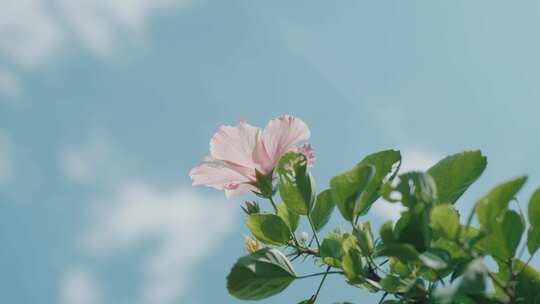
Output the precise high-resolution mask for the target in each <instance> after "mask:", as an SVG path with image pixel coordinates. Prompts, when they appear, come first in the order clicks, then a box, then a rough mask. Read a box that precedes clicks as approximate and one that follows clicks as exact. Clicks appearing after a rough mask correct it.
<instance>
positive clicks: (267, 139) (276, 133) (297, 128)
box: [261, 115, 311, 166]
mask: <svg viewBox="0 0 540 304" xmlns="http://www.w3.org/2000/svg"><path fill="white" fill-rule="evenodd" d="M310 135H311V133H310V131H309V128H308V126H307V125H306V123H305V122H304V121H302V120H301V119H300V118H297V117H294V116H290V115H283V116H280V117H278V118H274V119H272V120H270V122H269V123H268V125H266V127H265V128H264V130H263V132H262V135H261V140H262V142H263V144H264V148H265V149H266V152H267V153H268V157H269V158H270V160H271V161H272V165H273V166H275V164H276V163H277V161H278V160H279V158H280V157H281V155H283V153H285V152H287V151H289V150H291V149H292V148H293V147H294V145H295V144H296V143H298V142H299V141H302V140H306V139H308V138H309V137H310Z"/></svg>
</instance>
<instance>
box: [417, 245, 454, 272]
mask: <svg viewBox="0 0 540 304" xmlns="http://www.w3.org/2000/svg"><path fill="white" fill-rule="evenodd" d="M418 258H419V259H420V261H421V262H422V263H423V264H424V265H426V266H427V267H429V268H432V269H435V270H441V269H445V268H446V267H448V263H449V262H450V254H449V253H448V252H446V251H445V250H442V249H435V248H431V249H428V250H427V251H425V252H423V253H421V254H420V255H419V256H418Z"/></svg>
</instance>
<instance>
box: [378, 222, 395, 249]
mask: <svg viewBox="0 0 540 304" xmlns="http://www.w3.org/2000/svg"><path fill="white" fill-rule="evenodd" d="M380 234H381V238H382V240H383V243H384V244H391V243H394V242H395V241H396V237H395V236H394V224H393V223H392V221H387V222H386V223H384V224H383V225H382V226H381V229H380Z"/></svg>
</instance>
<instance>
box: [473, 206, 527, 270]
mask: <svg viewBox="0 0 540 304" xmlns="http://www.w3.org/2000/svg"><path fill="white" fill-rule="evenodd" d="M524 230H525V223H524V221H523V219H522V217H521V216H520V215H519V214H518V213H517V212H515V211H513V210H507V211H506V212H505V213H504V214H503V215H501V216H500V218H498V219H497V220H496V225H493V227H492V229H491V230H490V232H489V233H488V235H487V236H486V237H485V238H484V239H482V240H481V241H480V242H479V246H480V247H482V248H484V249H485V250H486V251H487V252H489V253H490V254H492V255H493V256H495V257H497V258H499V259H503V260H508V259H510V258H511V257H513V256H514V255H515V254H516V249H517V247H518V245H519V243H520V241H521V236H522V235H523V231H524Z"/></svg>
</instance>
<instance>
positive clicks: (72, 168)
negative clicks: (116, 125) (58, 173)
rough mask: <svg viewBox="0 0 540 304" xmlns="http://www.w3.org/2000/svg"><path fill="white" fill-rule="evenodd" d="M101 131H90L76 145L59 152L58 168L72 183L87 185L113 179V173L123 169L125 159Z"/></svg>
mask: <svg viewBox="0 0 540 304" xmlns="http://www.w3.org/2000/svg"><path fill="white" fill-rule="evenodd" d="M117 153H118V152H117V151H116V149H115V147H114V145H113V144H112V142H111V141H110V140H109V139H108V137H107V135H106V134H105V133H104V132H101V131H92V132H91V133H90V134H89V135H88V137H87V138H86V139H85V140H84V141H83V142H81V143H78V144H77V145H72V146H68V147H65V148H63V149H62V151H61V152H60V167H61V169H62V171H63V173H64V174H65V176H66V177H67V178H68V179H69V180H70V181H72V182H75V183H81V184H88V183H96V182H98V181H100V182H104V181H105V182H106V181H109V179H111V178H115V176H114V175H115V174H113V171H115V170H122V168H123V167H125V164H124V163H125V161H126V160H125V159H122V158H121V157H119V156H118V155H117Z"/></svg>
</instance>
